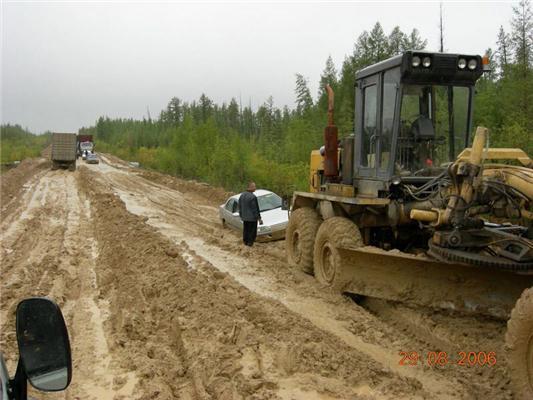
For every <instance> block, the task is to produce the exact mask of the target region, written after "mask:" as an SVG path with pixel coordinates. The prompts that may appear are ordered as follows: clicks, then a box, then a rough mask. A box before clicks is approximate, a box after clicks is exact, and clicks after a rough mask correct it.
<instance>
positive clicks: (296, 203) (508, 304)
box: [286, 51, 533, 399]
mask: <svg viewBox="0 0 533 400" xmlns="http://www.w3.org/2000/svg"><path fill="white" fill-rule="evenodd" d="M484 69H485V60H484V59H483V58H482V57H480V56H476V55H462V54H445V53H428V52H412V51H408V52H405V53H404V54H402V55H399V56H396V57H393V58H390V59H388V60H386V61H383V62H380V63H378V64H375V65H372V66H369V67H367V68H365V69H363V70H360V71H358V72H357V74H356V84H355V91H356V104H355V107H356V109H355V115H356V117H355V124H354V126H355V133H354V134H353V135H349V136H347V137H344V138H343V139H342V140H340V141H339V140H338V132H337V127H336V126H335V125H334V118H333V92H332V90H331V88H329V87H328V88H327V89H328V94H329V110H328V125H327V127H326V128H325V131H324V142H325V144H324V146H323V147H322V148H321V150H320V151H313V152H312V154H311V168H310V190H309V192H295V193H294V194H293V199H292V205H291V210H292V212H291V216H290V220H289V224H288V227H287V231H286V251H287V256H288V260H289V263H290V264H291V265H295V266H298V267H299V268H301V269H303V270H304V271H306V272H309V273H313V274H314V276H315V277H316V279H317V280H319V281H320V282H322V283H323V284H325V285H327V286H329V287H331V288H333V289H334V290H338V291H340V292H351V293H356V294H359V295H363V296H369V297H374V298H381V299H386V300H392V301H401V302H404V303H407V304H409V303H410V304H416V305H423V306H429V307H435V308H443V309H452V310H457V311H460V312H466V313H477V314H486V315H491V316H493V317H497V318H504V319H508V331H507V334H506V341H507V346H506V348H508V349H509V351H508V361H509V366H510V368H511V377H512V384H513V388H514V391H515V395H516V397H517V398H519V399H533V288H532V287H533V240H532V239H533V228H532V220H533V213H532V204H533V162H532V161H531V159H530V158H529V157H528V155H527V154H525V153H524V152H523V151H522V150H520V149H499V148H491V147H489V135H488V131H487V129H485V128H482V127H478V128H477V130H476V131H475V135H474V137H473V138H471V137H470V134H471V132H473V127H472V114H473V96H474V91H475V90H474V87H475V84H476V81H477V80H478V79H479V78H480V77H481V75H482V74H483V72H484ZM470 143H472V144H471V146H469V145H470Z"/></svg>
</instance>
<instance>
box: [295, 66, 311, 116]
mask: <svg viewBox="0 0 533 400" xmlns="http://www.w3.org/2000/svg"><path fill="white" fill-rule="evenodd" d="M295 92H296V112H297V113H298V114H304V113H307V112H308V111H309V110H310V109H311V107H313V98H312V97H311V91H310V90H309V87H308V86H307V80H306V79H305V78H304V76H303V75H302V74H296V89H295Z"/></svg>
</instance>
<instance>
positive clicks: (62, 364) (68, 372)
mask: <svg viewBox="0 0 533 400" xmlns="http://www.w3.org/2000/svg"><path fill="white" fill-rule="evenodd" d="M16 339H17V343H18V350H19V360H18V365H17V369H16V372H15V376H14V377H13V378H12V379H11V378H10V376H9V371H8V370H7V366H6V363H5V361H4V356H3V354H2V353H0V399H1V400H27V399H28V395H27V392H28V381H29V382H30V384H31V385H32V386H33V387H34V388H35V389H37V390H41V391H43V392H57V391H61V390H65V389H66V388H67V386H68V385H69V384H70V381H71V379H72V358H71V353H70V342H69V338H68V332H67V327H66V325H65V320H64V319H63V314H61V310H60V309H59V307H58V305H57V304H56V303H54V302H53V301H52V300H50V299H47V298H44V297H35V298H29V299H26V300H23V301H21V302H20V303H19V305H18V306H17V311H16ZM32 399H33V397H32Z"/></svg>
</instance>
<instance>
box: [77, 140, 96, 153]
mask: <svg viewBox="0 0 533 400" xmlns="http://www.w3.org/2000/svg"><path fill="white" fill-rule="evenodd" d="M76 150H77V155H78V157H80V156H82V155H83V151H84V150H89V151H94V140H93V135H77V145H76Z"/></svg>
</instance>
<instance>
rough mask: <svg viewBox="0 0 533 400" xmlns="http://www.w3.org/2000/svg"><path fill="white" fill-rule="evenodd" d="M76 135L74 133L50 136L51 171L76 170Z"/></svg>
mask: <svg viewBox="0 0 533 400" xmlns="http://www.w3.org/2000/svg"><path fill="white" fill-rule="evenodd" d="M76 147H77V135H76V134H75V133H53V134H52V157H51V158H52V169H53V170H55V169H58V168H68V169H69V171H75V170H76Z"/></svg>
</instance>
